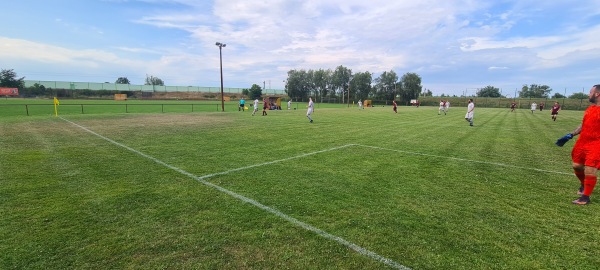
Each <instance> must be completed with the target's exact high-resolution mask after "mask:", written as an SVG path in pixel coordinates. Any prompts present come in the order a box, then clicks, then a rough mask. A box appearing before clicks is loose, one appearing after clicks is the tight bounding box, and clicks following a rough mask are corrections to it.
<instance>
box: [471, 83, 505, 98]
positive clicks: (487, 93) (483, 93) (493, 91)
mask: <svg viewBox="0 0 600 270" xmlns="http://www.w3.org/2000/svg"><path fill="white" fill-rule="evenodd" d="M476 94H477V96H478V97H501V96H502V94H500V89H499V88H496V87H493V86H491V85H488V86H486V87H484V88H481V89H479V91H477V93H476Z"/></svg>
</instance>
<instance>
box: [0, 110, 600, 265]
mask: <svg viewBox="0 0 600 270" xmlns="http://www.w3.org/2000/svg"><path fill="white" fill-rule="evenodd" d="M62 102H63V101H61V104H62ZM103 102H104V101H103ZM61 106H62V105H61ZM232 106H234V107H233V108H232V110H231V111H226V112H194V113H191V112H189V113H180V112H172V113H129V114H126V113H98V114H78V113H72V114H64V115H63V114H61V115H59V116H60V117H54V116H51V115H50V114H45V115H34V116H29V117H27V116H6V115H4V116H3V115H2V114H3V111H0V147H1V148H2V151H0V158H1V160H3V162H1V163H0V215H1V216H2V219H0V239H1V240H0V268H1V269H68V268H77V269H82V268H83V269H92V268H95V269H97V268H102V269H115V268H145V269H157V268H161V269H162V268H173V269H182V268H186V269H190V268H191V269H265V268H267V269H275V268H287V269H385V268H412V269H587V268H593V267H594V266H597V265H600V250H598V249H597V248H595V247H594V246H595V243H599V242H600V229H598V228H597V226H595V224H600V215H598V214H597V213H598V209H599V208H598V207H599V205H600V201H598V198H600V197H598V195H596V196H592V204H591V205H588V206H576V205H572V204H571V203H570V202H571V200H573V199H575V198H576V197H577V196H576V195H575V192H576V189H577V188H578V186H579V183H578V181H577V180H576V178H575V176H573V175H572V169H571V168H570V163H571V161H570V151H571V148H572V146H573V143H574V142H573V141H571V142H569V143H568V144H567V145H565V147H562V148H560V147H557V146H555V145H554V142H555V141H556V139H557V138H559V137H561V136H563V135H564V134H566V133H567V132H570V131H572V130H573V129H574V128H575V127H576V126H577V125H579V124H580V122H581V118H582V116H583V112H582V111H561V112H560V114H559V117H558V120H557V121H556V122H554V121H552V120H551V119H550V112H549V111H543V112H539V111H537V112H535V113H533V114H532V113H531V111H529V110H525V109H521V110H517V111H516V112H510V109H492V108H476V110H475V126H474V127H469V126H468V123H467V122H466V121H465V120H464V118H463V117H464V114H465V112H466V108H458V107H455V108H450V111H449V113H448V115H443V114H442V115H438V114H437V107H420V108H415V107H400V108H399V113H398V114H394V113H393V112H392V108H391V106H389V107H388V106H386V107H375V108H366V109H364V110H358V109H356V108H344V107H342V108H340V107H338V108H316V110H315V112H314V114H313V119H314V121H315V123H313V124H310V123H308V120H307V118H306V116H305V113H306V109H305V105H304V104H299V109H298V110H289V111H288V110H282V111H270V112H269V113H268V115H267V116H260V115H256V116H251V112H249V111H246V112H238V111H237V110H235V111H234V109H235V104H234V105H232ZM228 108H229V107H228ZM0 109H1V108H0ZM225 191H229V192H230V193H227V192H225ZM236 195H237V196H236ZM255 203H256V204H255ZM257 204H258V205H262V206H265V207H264V208H261V207H257ZM268 209H272V210H273V211H275V213H281V215H279V214H274V212H270V211H269V210H268ZM304 225H307V226H311V227H310V228H313V229H315V230H311V229H310V228H308V229H307V227H306V226H304ZM319 232H323V233H319ZM336 237H337V238H336ZM356 247H359V248H356ZM357 250H358V251H357ZM382 258H383V259H382ZM385 260H388V261H385ZM386 262H387V263H386ZM390 262H391V263H390Z"/></svg>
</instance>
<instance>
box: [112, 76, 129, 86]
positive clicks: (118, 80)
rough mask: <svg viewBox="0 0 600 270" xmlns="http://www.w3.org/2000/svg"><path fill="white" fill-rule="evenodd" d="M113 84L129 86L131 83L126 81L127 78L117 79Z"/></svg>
mask: <svg viewBox="0 0 600 270" xmlns="http://www.w3.org/2000/svg"><path fill="white" fill-rule="evenodd" d="M115 83H118V84H131V82H130V81H129V79H127V77H119V78H117V80H116V81H115Z"/></svg>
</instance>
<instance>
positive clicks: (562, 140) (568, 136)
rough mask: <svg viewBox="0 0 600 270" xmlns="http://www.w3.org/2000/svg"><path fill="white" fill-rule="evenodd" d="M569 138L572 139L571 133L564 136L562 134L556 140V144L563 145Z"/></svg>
mask: <svg viewBox="0 0 600 270" xmlns="http://www.w3.org/2000/svg"><path fill="white" fill-rule="evenodd" d="M570 139H573V134H571V133H569V134H567V135H565V136H562V137H561V138H560V139H558V140H556V145H558V146H561V147H562V146H563V145H565V143H567V142H568V141H569V140H570Z"/></svg>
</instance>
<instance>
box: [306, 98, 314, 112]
mask: <svg viewBox="0 0 600 270" xmlns="http://www.w3.org/2000/svg"><path fill="white" fill-rule="evenodd" d="M314 107H315V104H314V103H313V101H312V99H311V100H310V101H308V110H306V115H310V114H312V112H313V109H314Z"/></svg>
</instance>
